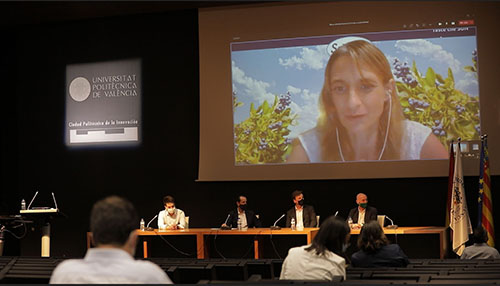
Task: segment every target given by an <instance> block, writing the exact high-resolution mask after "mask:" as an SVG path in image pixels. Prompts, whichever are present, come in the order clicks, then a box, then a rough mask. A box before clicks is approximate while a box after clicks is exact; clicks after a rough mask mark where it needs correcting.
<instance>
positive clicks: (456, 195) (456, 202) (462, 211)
mask: <svg viewBox="0 0 500 286" xmlns="http://www.w3.org/2000/svg"><path fill="white" fill-rule="evenodd" d="M460 143H461V142H460V138H459V139H458V143H457V148H456V151H455V170H454V172H453V178H454V179H453V195H452V199H451V210H450V228H451V229H452V230H453V236H452V237H453V239H452V241H453V243H452V249H453V251H454V252H455V253H456V254H457V255H459V256H460V255H462V252H463V251H464V249H465V243H466V242H467V241H468V240H469V234H471V233H472V226H471V223H470V217H469V211H468V209H467V201H466V198H465V188H464V180H463V178H464V177H463V173H462V152H461V151H460Z"/></svg>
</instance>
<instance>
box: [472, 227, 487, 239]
mask: <svg viewBox="0 0 500 286" xmlns="http://www.w3.org/2000/svg"><path fill="white" fill-rule="evenodd" d="M472 241H473V242H474V243H486V242H488V232H486V230H485V229H484V227H482V226H478V227H477V228H476V229H474V233H473V234H472Z"/></svg>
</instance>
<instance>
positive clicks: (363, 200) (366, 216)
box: [347, 193, 378, 228]
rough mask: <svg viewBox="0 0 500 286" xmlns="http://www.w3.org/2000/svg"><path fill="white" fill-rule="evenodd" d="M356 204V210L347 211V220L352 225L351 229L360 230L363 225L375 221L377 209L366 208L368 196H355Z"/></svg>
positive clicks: (361, 194) (360, 194)
mask: <svg viewBox="0 0 500 286" xmlns="http://www.w3.org/2000/svg"><path fill="white" fill-rule="evenodd" d="M356 204H357V205H358V206H357V207H356V208H353V209H351V211H349V216H348V217H347V219H348V220H349V218H350V219H352V223H353V225H352V226H351V227H354V228H360V227H361V226H363V225H364V224H365V223H367V222H370V221H373V220H374V221H376V220H377V214H378V212H377V209H376V208H374V207H370V206H368V196H367V195H365V194H363V193H359V194H357V195H356Z"/></svg>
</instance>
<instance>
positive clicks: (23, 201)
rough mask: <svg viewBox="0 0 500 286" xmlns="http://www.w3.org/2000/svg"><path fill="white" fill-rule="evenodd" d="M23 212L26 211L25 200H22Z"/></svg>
mask: <svg viewBox="0 0 500 286" xmlns="http://www.w3.org/2000/svg"><path fill="white" fill-rule="evenodd" d="M21 210H26V201H25V200H24V199H22V200H21Z"/></svg>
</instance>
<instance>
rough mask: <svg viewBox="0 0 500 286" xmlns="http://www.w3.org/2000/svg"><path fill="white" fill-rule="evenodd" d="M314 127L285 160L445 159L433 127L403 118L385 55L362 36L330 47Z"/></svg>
mask: <svg viewBox="0 0 500 286" xmlns="http://www.w3.org/2000/svg"><path fill="white" fill-rule="evenodd" d="M319 106H320V116H319V118H318V122H317V125H316V127H315V128H313V129H310V130H308V131H306V132H304V133H302V134H300V135H299V136H298V138H297V139H295V140H294V142H293V143H292V152H291V154H290V156H289V157H288V159H287V162H327V161H362V160H370V161H374V160H416V159H446V158H448V152H447V151H446V149H445V147H444V146H443V144H441V142H440V141H439V140H438V139H437V137H436V136H435V135H434V134H432V132H431V129H430V128H428V127H426V126H424V125H422V124H420V123H418V122H414V121H410V120H406V119H405V118H404V115H403V111H402V108H401V104H400V102H399V99H398V94H397V90H396V85H395V81H394V78H393V75H392V72H391V67H390V65H389V62H388V61H387V59H386V57H385V55H384V54H383V53H382V52H381V51H380V50H379V49H378V48H377V47H375V46H374V45H373V44H371V43H370V42H368V41H364V40H356V41H352V42H349V43H346V44H344V45H342V46H341V47H339V48H338V49H337V50H336V51H335V52H333V53H332V55H331V57H330V59H329V61H328V64H327V66H326V69H325V81H324V84H323V89H322V91H321V96H320V104H319Z"/></svg>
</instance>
